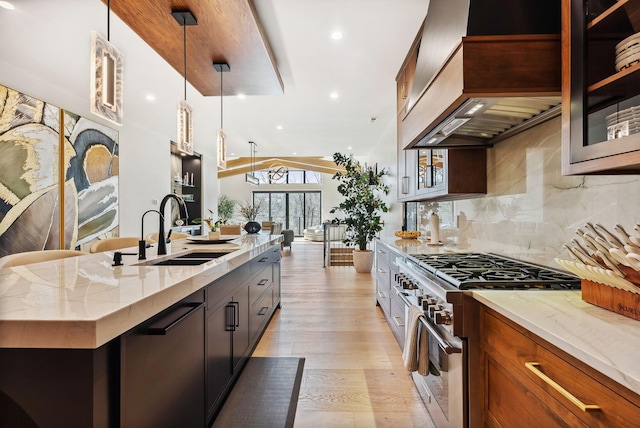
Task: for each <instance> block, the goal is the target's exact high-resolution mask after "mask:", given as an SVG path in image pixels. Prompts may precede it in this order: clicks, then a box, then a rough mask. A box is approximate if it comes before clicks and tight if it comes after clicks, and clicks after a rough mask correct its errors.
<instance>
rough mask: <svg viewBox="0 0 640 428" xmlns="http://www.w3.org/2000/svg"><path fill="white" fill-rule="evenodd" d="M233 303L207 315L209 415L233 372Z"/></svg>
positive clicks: (215, 406)
mask: <svg viewBox="0 0 640 428" xmlns="http://www.w3.org/2000/svg"><path fill="white" fill-rule="evenodd" d="M232 322H233V305H231V304H223V305H221V306H219V307H218V308H217V309H214V310H212V311H210V313H209V314H208V316H207V410H208V414H209V417H211V416H212V415H213V413H214V412H215V411H216V410H217V408H218V407H219V406H220V404H221V403H220V401H221V399H222V395H223V393H224V391H225V389H226V388H227V385H228V384H229V382H230V381H231V376H232V374H233V367H232V354H231V346H232V345H231V329H232V327H231V324H232Z"/></svg>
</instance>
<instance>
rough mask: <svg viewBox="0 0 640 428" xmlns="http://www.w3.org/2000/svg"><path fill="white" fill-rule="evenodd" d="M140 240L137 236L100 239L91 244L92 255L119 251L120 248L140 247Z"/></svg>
mask: <svg viewBox="0 0 640 428" xmlns="http://www.w3.org/2000/svg"><path fill="white" fill-rule="evenodd" d="M139 240H140V238H136V237H135V236H118V237H114V238H106V239H100V240H99V241H96V242H94V243H93V244H91V248H89V252H90V253H101V252H103V251H110V250H119V249H120V248H128V247H138V241H139Z"/></svg>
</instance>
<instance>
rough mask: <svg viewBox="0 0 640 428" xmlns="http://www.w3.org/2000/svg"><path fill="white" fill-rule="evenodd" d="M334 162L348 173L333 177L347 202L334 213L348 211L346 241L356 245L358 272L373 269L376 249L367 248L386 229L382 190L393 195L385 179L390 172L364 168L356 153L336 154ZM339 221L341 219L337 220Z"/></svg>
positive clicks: (346, 215) (354, 264) (354, 262)
mask: <svg viewBox="0 0 640 428" xmlns="http://www.w3.org/2000/svg"><path fill="white" fill-rule="evenodd" d="M333 161H334V162H335V163H336V165H338V166H341V167H344V170H345V171H344V172H337V173H335V174H334V176H333V179H334V180H338V181H339V182H340V184H338V193H340V194H341V195H342V196H344V201H342V202H341V203H340V205H338V206H337V207H335V208H333V209H332V210H331V211H330V212H331V213H336V212H338V211H340V212H342V213H343V214H344V217H345V218H344V219H343V220H340V221H343V222H344V223H345V225H346V230H345V238H344V239H343V242H344V243H345V244H346V245H348V246H353V247H356V249H355V250H354V251H353V266H354V267H355V269H356V272H371V267H372V266H373V252H372V251H371V250H369V249H368V248H367V245H368V244H369V242H371V241H372V240H373V239H374V238H375V237H376V235H377V233H378V232H380V231H381V230H382V222H381V219H380V214H381V213H383V212H387V211H388V208H387V205H386V204H385V202H384V201H383V200H382V198H381V197H380V193H383V194H385V195H388V194H389V186H387V185H386V184H384V183H383V182H382V177H383V176H385V175H386V174H387V172H386V171H385V170H384V169H382V170H381V171H379V172H378V171H374V170H373V168H367V167H366V166H365V167H363V166H362V165H361V164H360V162H358V161H357V160H355V159H353V155H349V156H347V155H343V154H341V153H334V155H333ZM336 220H338V219H336Z"/></svg>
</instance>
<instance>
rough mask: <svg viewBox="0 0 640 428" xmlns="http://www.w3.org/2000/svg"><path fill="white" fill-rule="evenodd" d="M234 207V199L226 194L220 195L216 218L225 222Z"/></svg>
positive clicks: (231, 214)
mask: <svg viewBox="0 0 640 428" xmlns="http://www.w3.org/2000/svg"><path fill="white" fill-rule="evenodd" d="M235 208H236V201H234V200H233V199H231V198H230V197H228V196H227V195H221V196H220V197H219V198H218V218H220V222H221V223H222V224H227V223H228V222H229V220H231V217H233V212H234V210H235Z"/></svg>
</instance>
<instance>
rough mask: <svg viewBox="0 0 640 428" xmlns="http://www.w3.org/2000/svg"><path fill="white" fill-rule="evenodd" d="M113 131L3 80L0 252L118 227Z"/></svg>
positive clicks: (52, 245)
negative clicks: (15, 88) (22, 91)
mask: <svg viewBox="0 0 640 428" xmlns="http://www.w3.org/2000/svg"><path fill="white" fill-rule="evenodd" d="M118 152H119V146H118V133H117V131H115V130H113V129H110V128H108V127H105V126H103V125H100V124H97V123H95V122H93V121H91V120H89V119H87V118H83V117H81V116H79V115H76V114H74V113H71V112H68V111H65V110H63V109H61V108H59V107H57V106H54V105H51V104H49V103H47V102H45V101H42V100H39V99H37V98H34V97H32V96H29V95H26V94H23V93H21V92H18V91H15V90H13V89H10V88H7V87H4V86H1V85H0V257H2V256H5V255H8V254H13V253H17V252H24V251H36V250H53V249H60V248H64V249H72V248H76V247H78V246H80V245H81V244H83V243H88V242H90V241H92V240H93V239H95V238H96V237H97V236H100V235H104V234H114V233H116V232H117V227H118V172H119V171H118V169H119V154H118Z"/></svg>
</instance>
